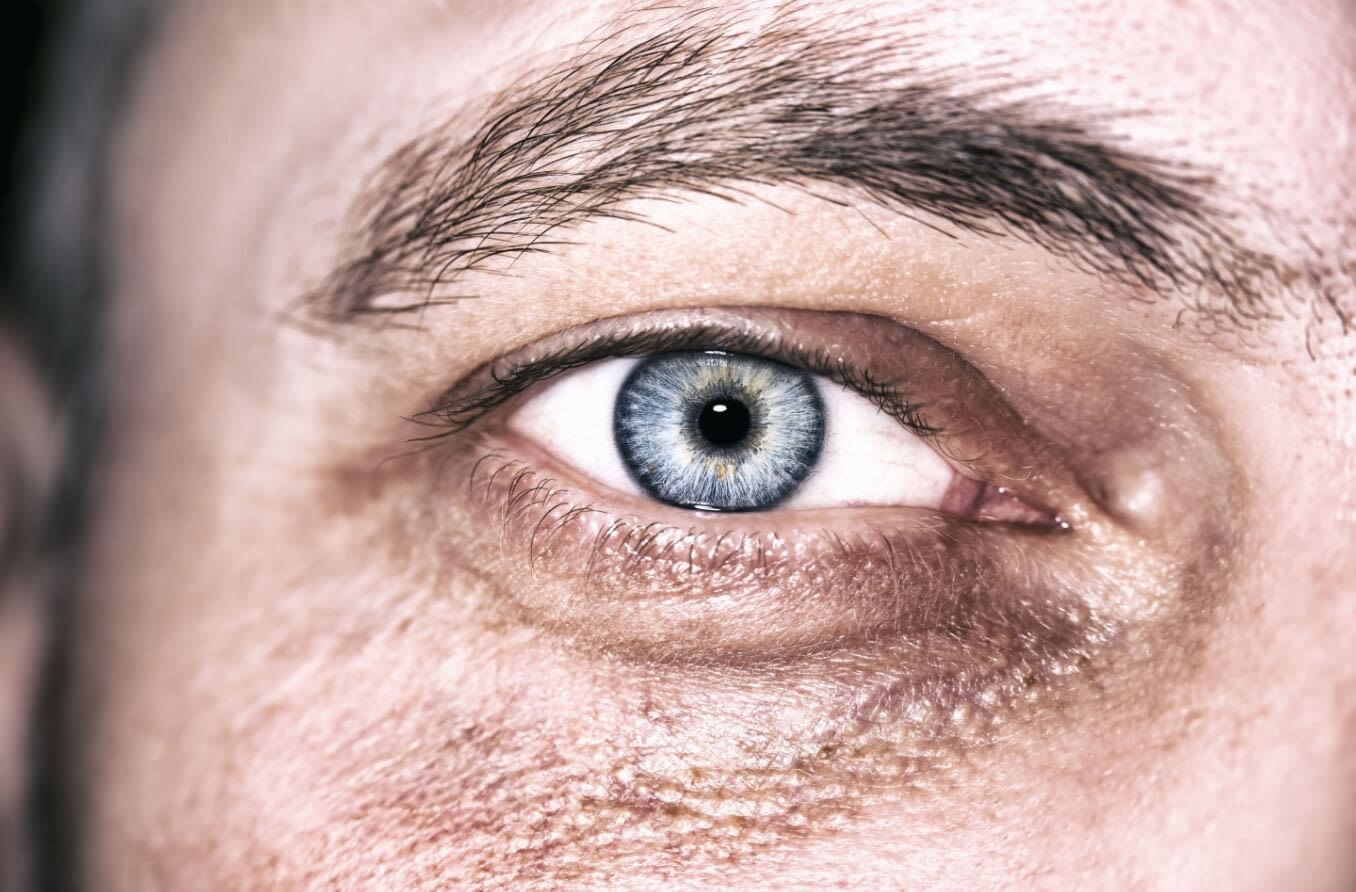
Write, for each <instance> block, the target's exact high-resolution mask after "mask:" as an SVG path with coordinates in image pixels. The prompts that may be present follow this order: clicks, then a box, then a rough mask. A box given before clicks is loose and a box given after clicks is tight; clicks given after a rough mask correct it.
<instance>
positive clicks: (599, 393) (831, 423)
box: [509, 357, 956, 508]
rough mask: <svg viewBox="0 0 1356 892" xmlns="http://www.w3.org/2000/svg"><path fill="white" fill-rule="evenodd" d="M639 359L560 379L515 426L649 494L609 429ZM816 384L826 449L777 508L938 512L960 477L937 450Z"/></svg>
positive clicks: (863, 403) (588, 468) (856, 399)
mask: <svg viewBox="0 0 1356 892" xmlns="http://www.w3.org/2000/svg"><path fill="white" fill-rule="evenodd" d="M640 361H641V360H640V359H638V358H634V357H630V358H625V359H609V360H603V361H600V362H596V363H593V364H591V365H588V366H585V367H584V368H581V369H578V370H576V371H573V372H569V373H568V374H566V375H563V376H562V377H560V378H558V379H557V380H555V381H553V382H551V383H550V384H548V385H546V387H545V388H544V389H543V390H542V392H541V393H539V394H537V395H535V396H533V397H531V398H530V399H529V400H527V402H525V403H524V404H523V405H522V406H521V407H519V409H518V410H517V411H516V412H515V413H514V414H513V417H512V418H511V419H510V421H509V426H510V428H511V429H513V430H514V431H516V432H517V433H519V434H521V435H523V436H525V437H528V438H529V439H531V440H533V441H534V442H536V444H537V445H538V446H540V447H541V448H543V449H545V450H546V451H547V452H549V453H551V454H552V455H553V456H555V457H556V458H557V459H558V460H560V461H562V462H565V463H566V464H568V465H569V466H570V467H572V468H573V469H574V470H575V471H577V472H578V473H580V474H582V475H583V476H585V477H589V478H592V479H594V480H597V481H598V482H599V483H601V484H603V485H604V486H607V487H609V488H611V489H614V490H616V491H618V492H622V493H626V494H628V495H633V496H642V497H647V496H646V493H645V492H644V490H642V489H641V488H640V486H639V485H637V483H636V482H635V480H633V479H632V477H631V475H630V473H629V472H628V471H627V470H626V465H625V464H624V463H623V461H622V457H621V453H620V451H619V450H618V449H617V442H616V438H615V437H614V436H613V425H612V418H613V412H614V410H615V408H616V403H617V394H618V392H619V391H620V390H621V387H622V384H623V383H625V381H626V376H627V375H629V374H630V373H631V370H632V369H633V368H635V366H636V364H637V363H638V362H640ZM814 380H815V383H816V385H817V386H818V387H819V393H820V396H821V398H822V399H823V402H824V415H825V432H824V448H823V451H822V452H821V453H820V456H819V461H818V463H817V464H816V465H815V468H814V470H813V471H811V472H810V476H809V477H807V478H806V479H805V481H804V482H803V483H801V485H800V486H799V487H797V488H796V490H795V491H794V492H793V493H791V495H790V497H789V498H787V499H786V501H785V502H783V503H782V504H781V505H779V506H777V507H779V508H837V507H847V506H854V505H893V506H899V507H914V508H940V507H941V503H942V498H943V497H944V496H945V495H946V492H947V489H948V488H949V487H950V485H951V482H952V480H953V479H954V477H955V473H956V472H955V471H954V470H953V469H952V468H951V466H950V465H949V464H947V462H946V461H945V460H944V459H943V458H942V457H941V456H940V455H938V454H937V451H936V450H935V449H933V448H932V447H931V446H929V445H928V444H927V442H926V441H924V440H923V439H922V438H921V437H919V436H918V435H917V434H915V433H913V432H911V431H909V430H908V429H907V428H905V427H904V426H902V425H901V424H900V423H899V422H898V421H896V420H895V419H893V418H891V417H890V416H889V415H886V414H885V413H884V412H882V411H881V410H880V407H878V406H877V405H876V404H874V403H872V402H871V401H870V400H868V399H866V398H865V397H863V396H862V395H861V394H859V393H857V392H856V391H853V390H850V389H848V388H846V387H843V386H841V385H839V384H835V383H834V382H832V381H829V380H827V379H824V378H822V377H818V376H814Z"/></svg>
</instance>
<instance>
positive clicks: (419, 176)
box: [63, 0, 1356, 890]
mask: <svg viewBox="0 0 1356 892" xmlns="http://www.w3.org/2000/svg"><path fill="white" fill-rule="evenodd" d="M1354 34H1356V30H1354V29H1353V22H1352V18H1351V13H1350V11H1349V9H1347V8H1346V6H1345V5H1344V4H1342V3H1340V2H1337V0H1332V2H1323V0H1313V2H1308V3H1304V4H1300V5H1299V8H1298V9H1297V8H1296V7H1295V4H1292V3H1280V2H1274V3H1272V2H1267V3H1255V2H1253V3H1247V4H1244V3H1241V2H1239V3H1232V2H1201V3H1190V4H1179V3H1171V2H1167V0H1162V2H1159V0H1155V2H1147V3H1141V4H1135V5H1134V8H1133V9H1132V8H1131V7H1129V6H1126V5H1123V4H1086V3H1077V2H1061V3H1053V4H1051V3H1012V4H1003V5H1001V6H999V7H997V8H995V7H993V6H992V5H991V4H979V3H969V2H965V3H953V4H934V3H926V2H918V3H914V2H902V3H891V4H846V3H844V4H839V3H834V2H806V3H802V4H794V5H790V6H788V5H785V4H762V3H749V4H723V5H722V6H721V9H720V10H719V11H714V12H713V11H711V10H703V9H698V8H695V7H694V8H690V9H689V8H687V7H686V6H684V5H682V4H680V5H678V6H676V7H675V6H673V5H664V4H657V5H654V6H652V7H636V6H634V5H620V4H616V3H605V2H599V3H587V4H581V3H554V2H545V0H543V2H531V3H528V2H523V3H516V2H512V3H497V4H493V5H489V4H479V3H458V2H452V3H434V2H416V0H405V2H399V3H394V2H370V3H368V2H363V3H343V4H337V3H322V2H319V0H307V2H301V0H298V2H292V3H266V2H247V3H231V4H218V3H192V2H184V3H180V4H174V5H172V6H171V8H170V9H168V10H167V11H166V13H165V15H164V18H163V20H162V21H161V22H160V24H159V26H158V29H157V31H156V32H155V34H154V36H153V39H152V46H151V49H150V50H149V54H148V56H147V58H146V59H145V60H144V62H143V68H142V73H141V77H140V79H139V82H138V84H137V86H136V90H135V93H134V101H133V103H132V104H131V107H130V110H129V113H128V115H127V118H126V121H125V122H124V125H123V127H122V128H121V130H120V132H119V133H118V138H117V141H116V142H115V144H114V151H113V155H112V161H111V164H110V170H109V176H110V178H111V179H110V190H111V194H110V221H109V238H110V250H111V256H112V258H113V268H112V270H111V273H112V278H113V281H114V282H115V283H116V288H115V293H114V295H113V305H112V314H111V315H112V328H111V332H112V334H111V337H112V341H111V345H110V351H109V359H108V363H107V367H106V371H105V374H106V378H107V409H106V412H107V415H108V419H107V422H106V427H107V443H106V446H105V447H104V449H103V453H102V456H101V461H102V464H101V466H100V468H99V473H98V481H97V484H98V485H97V496H96V506H97V507H96V511H95V514H94V518H93V525H92V538H91V542H90V550H89V555H90V556H89V561H88V565H87V568H86V570H85V572H84V574H83V579H82V585H81V587H80V596H79V598H78V602H77V603H78V611H77V612H76V615H75V618H74V626H73V627H72V629H71V631H70V632H69V635H68V636H67V638H68V640H67V649H68V653H69V659H70V661H71V663H70V665H71V676H70V677H71V678H73V679H75V682H74V684H73V685H72V687H71V690H70V691H69V697H68V701H67V702H66V703H65V704H64V706H65V709H66V713H67V715H69V716H70V718H69V719H68V726H71V727H78V728H79V729H80V733H79V735H78V739H76V738H70V739H68V740H67V741H66V744H65V750H66V751H65V752H64V754H63V755H64V757H65V758H67V759H68V760H69V763H68V764H69V771H70V778H71V779H70V782H69V784H68V790H67V791H66V792H67V800H68V801H66V802H65V804H64V811H65V814H66V815H67V820H68V821H69V823H70V826H71V831H72V833H73V834H74V836H73V838H74V839H75V840H76V841H77V842H78V845H79V851H80V857H79V859H78V864H77V866H76V870H77V871H78V874H79V879H80V880H82V881H83V882H84V883H85V884H86V885H88V886H89V887H91V888H113V889H118V888H126V889H138V890H142V889H156V888H164V889H199V888H201V889H222V888H297V889H302V888H308V889H309V888H331V887H334V888H339V887H342V888H353V887H358V888H371V887H376V888H429V889H432V888H449V887H451V888H498V887H505V888H559V887H561V886H562V885H568V884H570V883H577V884H580V885H588V886H590V887H594V886H601V887H613V888H654V887H656V886H664V887H681V888H708V887H709V888H731V887H739V886H741V885H742V886H744V887H747V888H825V887H842V888H910V889H913V888H922V889H977V888H1031V889H1068V888H1126V889H1171V888H1184V889H1187V888H1228V889H1258V890H1265V889H1275V888H1281V887H1285V888H1293V889H1305V890H1339V889H1343V888H1348V887H1349V884H1350V883H1351V882H1352V881H1353V880H1356V862H1354V861H1353V855H1352V848H1351V845H1350V843H1351V840H1352V839H1353V838H1356V668H1353V666H1352V665H1351V661H1350V659H1349V657H1348V656H1347V651H1348V648H1349V642H1350V641H1351V640H1352V636H1353V633H1356V598H1353V595H1354V594H1356V592H1353V587H1354V586H1353V582H1352V580H1354V579H1356V558H1353V557H1352V554H1353V553H1354V552H1353V550H1352V549H1351V548H1350V547H1349V544H1350V543H1351V541H1352V539H1353V534H1354V533H1356V504H1353V496H1352V495H1351V493H1353V492H1356V485H1354V484H1356V412H1354V411H1353V398H1352V391H1351V381H1352V380H1353V374H1356V366H1354V363H1356V360H1354V359H1353V351H1352V336H1351V334H1350V333H1349V332H1348V325H1347V322H1348V319H1349V315H1348V314H1349V313H1350V311H1351V308H1352V306H1353V291H1352V285H1351V278H1350V276H1351V270H1352V255H1351V247H1350V245H1351V243H1352V238H1351V235H1352V233H1351V230H1352V220H1353V219H1354V217H1353V208H1354V204H1353V196H1352V186H1351V182H1350V177H1349V175H1348V173H1347V172H1348V171H1350V170H1351V169H1353V162H1354V161H1356V158H1353V150H1352V145H1353V142H1352V140H1351V138H1350V137H1351V132H1352V126H1353V108H1356V102H1354V101H1353V100H1356V58H1353V52H1356V51H1354V50H1353V47H1356V41H1353V40H1352V37H1353V35H1354ZM638 48H639V49H638ZM854 52H855V53H858V54H859V55H854ZM628 53H630V56H628V55H627V54H628ZM759 53H762V54H764V55H765V56H766V57H768V59H770V60H771V61H769V62H768V64H767V65H766V66H764V68H763V69H762V74H763V75H765V76H767V75H769V72H771V73H772V74H773V75H775V76H773V77H771V78H770V79H765V80H763V81H759V80H758V79H757V78H756V77H754V78H753V79H750V76H749V75H748V73H747V72H743V71H742V70H741V69H739V67H738V66H739V65H740V64H743V61H742V60H748V59H752V58H762V56H758V54H759ZM778 54H781V55H780V56H779V55H778ZM628 58H629V59H630V62H629V63H623V62H619V61H618V60H619V59H628ZM779 58H780V59H782V61H781V62H777V60H778V59H779ZM628 64H629V65H630V67H627V66H628ZM684 66H687V67H684ZM757 73H758V72H755V74H757ZM609 78H612V80H609ZM600 83H602V84H605V85H606V89H603V88H600V87H599V86H598V85H599V84H600ZM713 84H714V85H715V86H712V85H713ZM696 99H704V100H709V102H708V104H706V105H701V106H699V107H695V108H690V107H688V106H686V105H684V103H685V102H694V101H695V100H696ZM830 100H832V101H830ZM905 102H914V103H915V104H916V106H917V107H916V108H914V109H912V110H911V111H910V113H909V114H902V113H901V112H900V111H899V110H900V108H901V103H905ZM600 103H604V105H603V106H602V107H601V110H600ZM608 103H610V104H608ZM817 103H818V104H817ZM824 109H830V110H831V111H832V112H833V113H826V112H825V111H824ZM717 111H718V112H719V114H717V113H716V112H717ZM708 112H709V113H710V114H711V117H710V119H709V120H708V119H707V118H705V117H703V115H704V114H706V113H708ZM732 115H733V118H732ZM590 116H592V117H590ZM694 116H695V117H694ZM584 121H587V122H588V123H587V126H585V124H584V123H581V122H584ZM844 122H848V123H849V124H852V125H853V126H848V124H845V123H844ZM858 125H860V126H858ZM880 134H885V136H883V137H881V138H880V140H879V144H878V145H874V148H873V143H872V141H871V137H872V136H873V135H874V136H879V135H880ZM911 139H913V140H916V144H915V143H911V142H909V140H911ZM1042 140H1047V141H1042ZM826 142H828V143H829V145H828V147H827V148H824V145H825V143H826ZM901 145H908V146H913V149H912V153H911V154H907V153H902V150H901V149H900V146H901ZM1075 150H1076V151H1075ZM872 151H876V152H877V154H874V155H873V154H872ZM948 153H949V154H948ZM842 158H847V159H848V160H849V161H850V162H851V163H848V162H843V163H836V162H835V159H840V160H841V159H842ZM849 168H850V169H849ZM957 169H964V170H965V171H966V173H965V176H956V175H955V171H956V170H957ZM1005 172H1006V174H1005ZM1071 209H1072V210H1071ZM694 331H695V332H697V333H696V334H694ZM627 338H630V339H631V340H627ZM656 343H659V344H663V345H664V347H663V349H664V350H668V349H708V348H719V349H723V350H729V351H735V352H739V351H741V350H742V351H744V352H748V353H754V354H758V355H767V356H768V357H769V358H772V359H776V360H778V361H782V362H787V363H791V364H795V365H799V366H802V367H806V368H807V369H808V370H809V371H811V372H813V373H814V374H817V375H821V376H823V377H824V378H825V379H826V380H833V381H837V382H838V383H839V384H841V385H843V386H845V387H847V388H848V389H850V390H853V391H854V392H858V393H860V394H861V395H862V396H863V398H869V399H874V400H877V401H878V404H879V406H880V408H882V409H884V410H885V413H886V414H887V415H890V414H891V411H892V410H891V408H890V406H895V407H896V410H895V415H897V416H898V417H899V418H901V419H904V418H906V417H912V416H909V414H908V413H907V412H904V411H903V410H900V409H898V406H899V403H900V401H901V400H903V399H904V398H908V400H910V401H912V402H913V403H916V404H917V405H919V406H921V409H919V412H920V413H921V420H922V421H923V422H925V423H926V424H922V425H918V428H919V431H920V432H921V433H920V436H923V434H926V436H924V439H925V440H926V442H928V443H929V444H930V446H931V448H935V449H936V450H937V451H938V452H939V453H940V454H941V455H943V456H944V457H945V458H946V460H947V462H948V463H949V465H950V467H951V468H952V469H953V470H954V472H955V473H956V474H960V475H963V476H965V475H968V478H972V479H973V480H974V481H977V483H976V485H977V486H979V485H980V484H982V485H983V486H987V487H992V488H993V489H994V491H995V492H996V491H997V490H998V489H999V488H1001V489H1002V491H1003V494H1004V495H1005V496H1007V497H1010V498H1011V499H1012V500H1014V501H1015V502H1016V503H1019V504H1021V505H1024V506H1026V507H1027V508H1028V509H1029V511H1028V512H1026V513H1021V512H1018V513H1010V514H1007V515H1003V516H1002V517H999V516H998V515H996V514H994V515H984V514H983V512H975V513H972V514H970V515H966V516H958V515H957V512H951V513H948V512H939V511H938V510H936V507H935V506H931V507H930V506H926V505H918V504H901V505H887V506H881V505H861V504H854V505H842V506H826V505H822V504H820V505H817V506H814V507H807V508H804V509H799V510H793V509H792V508H791V507H788V508H786V509H785V510H783V509H778V510H776V511H768V512H751V513H733V514H720V515H715V516H709V515H705V514H701V515H699V514H696V513H694V512H691V511H688V510H686V509H681V508H677V507H674V506H672V505H661V504H658V503H656V502H654V501H652V500H646V499H645V498H644V497H643V496H641V495H637V494H635V493H624V492H619V491H617V490H616V488H613V487H608V486H605V485H603V484H601V483H599V482H598V481H597V480H596V479H593V474H591V469H590V468H589V467H585V466H583V465H584V460H583V459H574V460H569V459H566V458H562V456H561V455H558V454H556V450H554V449H553V446H554V445H558V444H552V443H550V442H542V438H541V437H537V438H535V439H534V438H533V437H531V436H528V435H525V434H524V431H527V430H537V429H538V428H536V427H533V426H532V425H529V424H526V423H525V422H524V418H525V417H529V416H530V413H532V412H542V411H545V409H544V405H546V404H545V403H544V402H538V401H545V400H548V399H550V398H551V397H550V395H551V393H552V392H553V391H552V388H553V387H555V386H557V385H558V384H559V383H560V382H563V381H565V380H567V378H568V376H569V375H570V374H579V373H582V372H583V371H584V370H585V368H586V366H585V362H586V361H587V362H592V361H594V360H603V359H606V358H608V357H609V356H614V355H619V354H620V355H646V354H647V353H649V352H654V346H653V345H654V344H656ZM599 344H604V345H606V346H607V347H608V350H610V351H611V352H608V351H605V350H603V349H602V348H601V347H599V346H598V345H599ZM570 351H574V352H573V353H572V352H570ZM589 351H592V352H589ZM561 356H570V357H575V358H574V359H571V360H570V361H564V360H561V359H560V357H561ZM585 356H586V357H587V358H581V357H585ZM553 363H554V365H553ZM524 369H526V370H527V371H524ZM515 375H516V376H518V377H516V378H515V377H514V376H515ZM519 379H521V380H522V383H521V385H520V386H519V385H515V387H516V389H514V388H507V390H509V391H512V392H506V393H503V394H500V393H499V391H498V390H496V386H498V387H499V389H501V390H502V389H505V388H504V387H503V386H502V382H504V381H511V380H512V381H516V380H519ZM491 396H493V397H494V398H493V399H491V398H490V397H491ZM501 397H502V398H501ZM599 399H601V400H609V399H612V395H611V394H601V395H600V396H599ZM892 400H893V401H894V402H892ZM523 413H528V415H527V416H525V415H524V414H523ZM892 417H893V416H892ZM579 423H580V424H581V425H582V424H583V422H582V420H581V421H580V422H579ZM923 428H935V429H936V430H935V433H933V432H928V431H923ZM901 429H902V428H901ZM579 435H580V436H582V435H583V430H582V427H581V429H580V434H579ZM910 436H913V434H910ZM858 460H859V461H867V462H869V461H873V460H880V457H879V456H873V455H870V454H865V455H861V456H858ZM993 504H998V502H994V503H993ZM1004 504H1007V506H1008V507H1007V509H1006V510H1009V511H1012V510H1014V509H1012V507H1011V505H1012V504H1013V503H1012V502H1008V503H1004ZM995 510H996V509H995ZM1047 515H1048V516H1049V517H1051V518H1057V520H1058V523H1054V522H1050V523H1034V522H1030V518H1032V517H1045V516H1047ZM995 518H997V519H995ZM1005 518H1006V519H1005ZM1014 518H1016V520H1015V521H1014V520H1013V519H1014Z"/></svg>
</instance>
